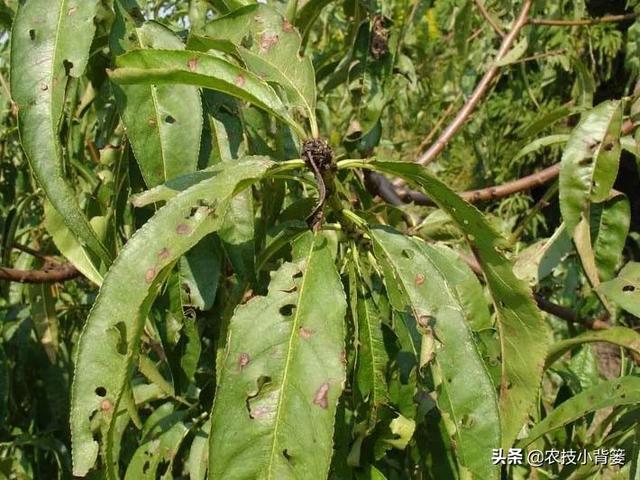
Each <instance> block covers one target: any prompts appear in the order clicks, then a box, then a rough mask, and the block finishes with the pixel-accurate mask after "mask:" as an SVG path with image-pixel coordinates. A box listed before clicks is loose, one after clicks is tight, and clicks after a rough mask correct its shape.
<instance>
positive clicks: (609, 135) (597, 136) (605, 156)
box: [560, 101, 622, 235]
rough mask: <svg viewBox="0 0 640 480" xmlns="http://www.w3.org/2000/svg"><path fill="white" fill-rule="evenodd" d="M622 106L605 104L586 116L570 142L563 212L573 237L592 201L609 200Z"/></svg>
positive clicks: (564, 173)
mask: <svg viewBox="0 0 640 480" xmlns="http://www.w3.org/2000/svg"><path fill="white" fill-rule="evenodd" d="M621 127H622V104H621V102H619V101H607V102H604V103H601V104H600V105H598V106H597V107H595V108H594V109H593V110H591V111H589V112H587V113H585V114H584V116H583V118H582V120H581V121H580V123H579V124H578V126H577V127H576V128H575V129H574V130H573V132H572V133H571V138H570V139H569V141H568V142H567V145H566V147H565V151H564V154H563V155H562V163H561V168H560V210H561V212H562V218H564V221H565V224H566V226H567V231H568V232H569V234H570V235H573V232H574V230H575V228H576V226H577V225H578V223H580V219H581V218H583V217H588V207H589V204H590V203H591V202H596V203H599V202H602V201H604V200H606V199H607V197H608V196H609V192H610V190H611V188H612V187H613V182H614V181H615V179H616V175H617V173H618V163H619V161H620V152H621V147H620V130H621Z"/></svg>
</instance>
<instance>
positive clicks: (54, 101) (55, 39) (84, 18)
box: [11, 0, 111, 264]
mask: <svg viewBox="0 0 640 480" xmlns="http://www.w3.org/2000/svg"><path fill="white" fill-rule="evenodd" d="M97 5H98V1H97V0H30V1H28V2H21V3H20V8H19V9H18V13H17V15H16V18H15V21H14V24H13V31H12V34H11V93H12V95H13V100H14V101H15V102H16V105H17V107H18V124H19V129H20V139H21V142H22V147H23V149H24V151H25V153H26V154H27V157H28V159H29V163H30V165H31V168H32V169H33V172H34V174H35V176H36V178H37V179H38V182H39V183H40V185H41V186H42V188H43V190H44V191H45V193H46V195H47V198H48V199H49V201H50V202H51V204H52V205H53V206H54V207H55V209H56V210H57V211H58V213H60V215H61V216H62V218H63V219H64V221H65V222H66V224H67V226H68V227H69V229H70V230H71V231H72V232H73V233H74V235H76V237H77V239H78V240H79V241H80V242H81V243H83V244H85V245H86V246H87V247H88V248H89V249H90V250H91V251H93V252H94V253H95V254H97V255H98V256H99V257H100V258H101V259H102V260H103V261H104V262H105V263H107V264H108V263H109V262H110V257H111V256H110V255H109V253H108V251H107V249H106V248H105V247H104V245H103V244H102V242H100V240H99V239H98V237H97V236H96V234H95V232H94V231H93V229H92V228H91V225H90V224H89V221H88V220H87V218H86V217H85V215H84V213H83V212H82V209H81V208H80V205H79V203H78V200H77V199H76V192H75V191H74V189H73V188H72V187H71V185H70V184H69V183H68V182H67V180H66V176H67V174H66V173H65V172H64V161H63V154H62V146H61V144H60V140H59V130H60V123H61V120H62V115H63V109H64V101H65V92H66V88H67V83H68V81H69V78H70V77H74V78H78V77H80V76H81V75H82V73H83V72H84V69H85V67H86V65H87V61H88V60H89V47H90V46H91V42H92V40H93V36H94V34H95V24H94V22H93V19H94V16H95V15H96V9H97Z"/></svg>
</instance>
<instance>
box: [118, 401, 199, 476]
mask: <svg viewBox="0 0 640 480" xmlns="http://www.w3.org/2000/svg"><path fill="white" fill-rule="evenodd" d="M176 414H177V415H176ZM186 414H187V412H186V411H181V412H175V413H172V414H170V415H169V417H170V419H169V420H170V421H169V422H167V421H166V420H167V418H164V419H161V420H160V421H155V422H154V425H160V426H161V431H160V432H159V433H158V434H156V435H154V437H155V438H152V439H148V441H147V442H145V443H143V444H142V445H140V447H138V449H137V450H136V451H135V453H134V454H133V457H132V458H131V462H130V463H129V467H128V468H127V473H126V474H125V476H124V478H125V480H155V479H156V478H157V477H156V472H157V471H158V467H159V466H160V464H161V463H162V462H168V464H169V465H168V466H167V470H166V471H167V472H171V469H172V464H173V459H174V458H175V456H176V454H177V453H178V450H179V448H180V444H181V443H182V441H183V440H184V438H185V436H186V435H187V433H189V428H188V426H187V425H185V423H184V422H183V421H182V419H184V418H185V417H186ZM154 420H156V419H154Z"/></svg>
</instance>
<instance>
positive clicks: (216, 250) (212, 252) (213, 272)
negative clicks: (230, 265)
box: [180, 235, 223, 310]
mask: <svg viewBox="0 0 640 480" xmlns="http://www.w3.org/2000/svg"><path fill="white" fill-rule="evenodd" d="M218 244H219V242H218V241H217V240H216V239H215V237H214V236H213V235H209V236H206V237H204V238H203V239H202V240H200V242H198V243H197V244H196V246H195V247H193V248H192V249H191V250H189V251H188V252H187V253H186V255H185V256H184V257H182V258H181V259H180V283H181V285H182V286H183V288H185V290H187V292H186V294H185V298H184V304H185V305H190V306H192V307H195V308H197V309H198V310H209V309H210V308H211V307H213V302H214V301H215V299H216V293H217V291H218V284H219V282H220V274H221V270H222V257H223V254H222V253H221V252H220V247H219V245H218Z"/></svg>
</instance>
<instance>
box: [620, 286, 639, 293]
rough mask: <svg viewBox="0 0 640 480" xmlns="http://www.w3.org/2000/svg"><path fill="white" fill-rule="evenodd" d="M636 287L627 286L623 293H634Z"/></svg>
mask: <svg viewBox="0 0 640 480" xmlns="http://www.w3.org/2000/svg"><path fill="white" fill-rule="evenodd" d="M635 289H636V287H634V286H633V285H625V286H624V287H622V291H623V292H633V291H635Z"/></svg>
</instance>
